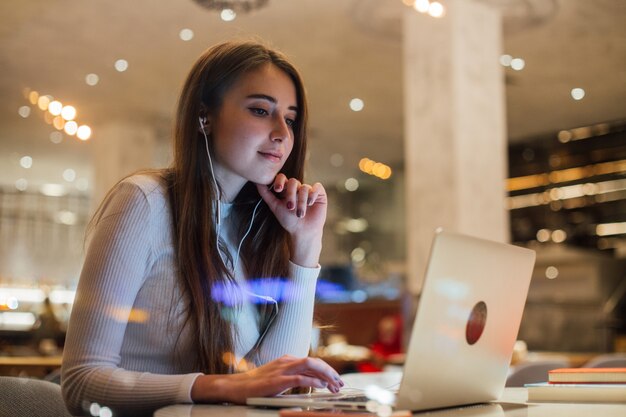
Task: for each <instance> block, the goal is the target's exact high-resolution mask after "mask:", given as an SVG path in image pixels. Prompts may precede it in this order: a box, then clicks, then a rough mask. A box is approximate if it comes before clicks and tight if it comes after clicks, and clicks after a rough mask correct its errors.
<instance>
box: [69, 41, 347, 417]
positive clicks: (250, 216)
mask: <svg viewBox="0 0 626 417" xmlns="http://www.w3.org/2000/svg"><path fill="white" fill-rule="evenodd" d="M306 123H307V104H306V99H305V94H304V88H303V85H302V81H301V78H300V75H299V74H298V72H297V70H296V69H295V68H294V67H293V66H292V65H291V64H290V63H289V62H288V61H287V60H286V58H285V57H284V56H283V55H282V54H280V53H278V52H276V51H273V50H271V49H268V48H267V47H265V46H263V45H261V44H258V43H252V42H242V43H234V42H228V43H223V44H220V45H217V46H215V47H213V48H211V49H209V50H207V51H206V52H205V53H204V54H203V55H202V56H201V57H200V59H199V60H198V61H197V62H196V64H195V65H194V66H193V68H192V69H191V72H190V73H189V75H188V77H187V80H186V82H185V85H184V87H183V90H182V93H181V96H180V99H179V103H178V110H177V115H176V122H175V130H174V139H175V149H174V151H175V152H174V155H175V157H174V163H173V165H172V166H171V167H170V168H168V169H164V170H161V171H151V172H145V173H142V174H137V175H133V176H131V177H128V178H126V179H124V180H123V181H121V182H120V183H119V184H117V185H116V186H115V187H114V188H113V189H112V190H111V191H110V192H109V194H108V195H107V197H106V198H105V200H104V201H103V203H102V205H101V206H100V208H99V210H98V212H97V213H96V215H95V216H94V219H93V220H92V224H91V226H92V230H91V232H90V243H89V248H88V251H87V256H86V259H85V263H84V266H83V270H82V273H81V277H80V282H79V284H78V289H77V293H76V300H75V302H74V306H73V309H72V315H71V319H70V323H69V328H68V331H67V339H66V345H65V351H64V357H63V368H62V389H63V394H64V397H65V401H66V404H67V405H68V408H69V410H70V411H71V412H72V413H75V414H79V413H85V412H88V410H89V408H90V407H91V406H92V404H93V403H97V404H99V405H100V406H106V407H109V408H111V409H112V410H113V412H114V415H120V414H131V415H138V414H143V413H150V412H152V411H154V409H156V408H158V407H162V406H165V405H168V404H172V403H185V402H187V403H189V402H232V403H244V402H245V399H246V398H247V397H250V396H269V395H275V394H278V393H280V392H282V391H284V390H286V389H289V388H292V387H328V388H329V389H330V390H331V391H334V392H337V391H339V389H340V387H341V386H342V385H343V382H342V381H341V380H340V379H339V376H338V375H337V373H336V372H335V371H334V370H333V369H332V368H331V367H330V366H328V365H327V364H326V363H324V362H323V361H321V360H318V359H314V358H307V353H308V349H309V343H310V333H311V325H312V314H313V302H314V292H315V285H316V280H317V275H318V272H319V265H318V260H319V255H320V251H321V239H322V229H323V226H324V222H325V219H326V205H327V199H326V192H325V190H324V187H323V186H322V185H321V184H319V183H316V184H313V185H308V184H305V183H303V165H304V158H305V152H306ZM259 281H260V282H261V285H253V284H254V283H256V282H259ZM258 288H273V289H274V291H271V293H261V291H259V290H258ZM288 355H289V356H288Z"/></svg>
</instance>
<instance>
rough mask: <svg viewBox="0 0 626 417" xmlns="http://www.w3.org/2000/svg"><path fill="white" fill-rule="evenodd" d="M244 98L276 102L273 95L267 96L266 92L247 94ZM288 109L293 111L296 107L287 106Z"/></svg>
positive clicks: (296, 109)
mask: <svg viewBox="0 0 626 417" xmlns="http://www.w3.org/2000/svg"><path fill="white" fill-rule="evenodd" d="M246 98H257V99H261V100H267V101H269V102H270V103H272V104H276V103H277V102H278V101H277V100H276V99H275V98H274V97H272V96H268V95H267V94H249V95H247V96H246ZM288 109H289V110H292V111H295V112H297V111H298V107H296V106H289V107H288Z"/></svg>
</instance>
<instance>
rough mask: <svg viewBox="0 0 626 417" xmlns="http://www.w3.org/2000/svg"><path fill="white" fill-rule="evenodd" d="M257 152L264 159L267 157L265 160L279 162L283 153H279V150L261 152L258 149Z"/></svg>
mask: <svg viewBox="0 0 626 417" xmlns="http://www.w3.org/2000/svg"><path fill="white" fill-rule="evenodd" d="M259 154H260V155H261V156H262V157H263V158H265V159H267V160H269V161H271V162H280V161H282V159H283V155H282V154H281V153H279V152H261V151H259Z"/></svg>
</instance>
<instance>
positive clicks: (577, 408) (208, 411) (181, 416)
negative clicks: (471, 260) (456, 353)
mask: <svg viewBox="0 0 626 417" xmlns="http://www.w3.org/2000/svg"><path fill="white" fill-rule="evenodd" d="M527 399H528V392H527V391H526V388H505V390H504V394H503V395H502V398H500V399H499V400H498V401H495V402H493V403H490V404H487V405H477V406H470V407H461V408H453V409H446V410H440V411H430V412H425V413H415V414H414V415H415V416H430V417H453V416H454V417H505V416H506V417H590V416H591V417H593V416H598V417H599V416H602V417H624V416H626V404H582V403H576V404H558V403H527V402H526V401H527ZM222 416H223V417H276V416H278V411H277V410H267V409H258V408H251V407H245V406H223V405H208V404H202V405H182V404H181V405H171V406H168V407H164V408H161V409H159V410H157V411H156V412H155V414H154V417H222ZM346 416H349V415H346ZM373 416H374V415H373Z"/></svg>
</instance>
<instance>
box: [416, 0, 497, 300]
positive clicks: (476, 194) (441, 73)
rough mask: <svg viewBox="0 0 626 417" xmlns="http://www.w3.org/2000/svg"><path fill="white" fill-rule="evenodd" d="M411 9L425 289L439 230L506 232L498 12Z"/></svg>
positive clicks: (464, 0)
mask: <svg viewBox="0 0 626 417" xmlns="http://www.w3.org/2000/svg"><path fill="white" fill-rule="evenodd" d="M446 6H447V11H446V15H445V16H444V17H443V18H439V19H438V18H433V17H430V16H428V15H425V14H421V13H417V12H415V11H413V10H411V9H407V10H406V13H405V16H404V81H405V90H404V91H405V152H406V156H405V163H406V167H405V171H406V193H407V195H406V204H407V206H406V207H407V251H408V253H407V275H408V287H409V290H410V291H411V292H412V293H414V294H418V293H419V291H420V289H421V285H422V277H423V274H424V271H425V267H426V261H427V259H428V254H429V250H430V245H431V241H432V237H433V231H434V230H435V229H436V228H438V227H443V228H444V230H448V231H454V232H460V233H465V234H469V235H474V236H479V237H484V238H488V239H492V240H497V241H507V240H508V233H509V232H508V230H509V229H508V214H507V212H506V209H505V204H504V203H505V201H504V198H505V196H506V193H505V187H504V180H505V178H506V166H507V163H506V123H505V97H504V74H503V71H502V68H501V66H500V64H499V62H498V59H499V56H500V54H501V53H502V52H501V50H502V28H501V20H500V15H499V12H498V11H497V10H495V9H493V8H491V7H489V6H488V5H485V4H484V3H479V2H477V1H473V0H454V1H453V2H447V3H446Z"/></svg>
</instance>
